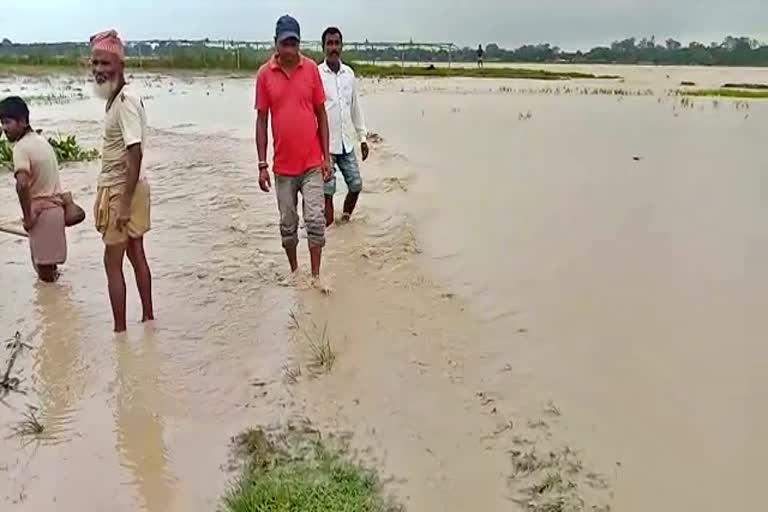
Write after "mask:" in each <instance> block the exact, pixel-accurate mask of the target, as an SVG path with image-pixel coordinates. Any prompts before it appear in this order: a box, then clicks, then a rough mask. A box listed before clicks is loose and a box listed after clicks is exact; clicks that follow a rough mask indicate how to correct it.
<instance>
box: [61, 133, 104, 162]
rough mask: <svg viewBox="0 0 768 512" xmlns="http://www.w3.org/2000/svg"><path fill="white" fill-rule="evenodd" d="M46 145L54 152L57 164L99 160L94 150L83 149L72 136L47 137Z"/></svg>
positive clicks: (96, 151)
mask: <svg viewBox="0 0 768 512" xmlns="http://www.w3.org/2000/svg"><path fill="white" fill-rule="evenodd" d="M48 143H49V144H50V145H51V146H52V147H53V150H54V151H55V152H56V157H57V158H58V159H59V162H90V161H91V160H96V159H97V158H99V156H100V155H99V151H98V150H96V149H83V148H82V147H80V145H79V144H78V143H77V138H76V137H75V136H74V135H69V136H57V137H49V138H48Z"/></svg>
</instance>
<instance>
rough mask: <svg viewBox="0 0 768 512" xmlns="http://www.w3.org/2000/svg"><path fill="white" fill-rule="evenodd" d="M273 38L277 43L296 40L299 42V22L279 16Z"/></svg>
mask: <svg viewBox="0 0 768 512" xmlns="http://www.w3.org/2000/svg"><path fill="white" fill-rule="evenodd" d="M275 38H276V39H277V42H278V43H281V42H283V41H285V40H286V39H297V40H299V41H301V28H299V22H298V21H296V19H295V18H293V17H292V16H288V15H287V14H286V15H285V16H281V17H280V19H279V20H277V26H276V27H275Z"/></svg>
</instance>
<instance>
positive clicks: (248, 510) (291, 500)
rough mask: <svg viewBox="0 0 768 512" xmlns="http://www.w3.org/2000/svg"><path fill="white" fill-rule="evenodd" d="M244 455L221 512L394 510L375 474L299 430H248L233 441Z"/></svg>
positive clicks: (317, 438)
mask: <svg viewBox="0 0 768 512" xmlns="http://www.w3.org/2000/svg"><path fill="white" fill-rule="evenodd" d="M234 444H235V453H236V455H238V456H239V457H240V458H242V459H244V460H243V462H244V463H245V464H244V470H243V474H242V476H241V478H240V480H239V481H238V482H237V483H236V484H235V485H234V487H233V488H232V489H231V490H230V491H229V492H228V493H227V494H226V496H225V497H224V503H223V510H224V511H225V512H289V511H297V512H298V511H300V512H394V511H395V510H397V509H396V508H395V507H393V506H392V505H390V504H388V503H387V500H386V499H385V498H384V497H383V495H382V493H381V487H380V483H379V480H378V477H377V476H376V474H375V472H373V471H370V470H368V469H365V468H363V467H362V466H361V465H359V464H356V463H353V462H351V461H350V460H349V459H348V458H347V457H346V455H345V453H344V452H343V451H341V450H337V449H334V448H331V447H329V446H327V445H326V444H324V443H323V442H322V441H320V440H319V435H309V433H299V432H296V431H293V432H289V433H287V434H279V435H275V434H272V435H269V434H267V433H265V432H264V431H263V430H261V429H254V430H249V431H247V432H245V433H243V434H241V435H240V436H238V437H237V438H235V440H234Z"/></svg>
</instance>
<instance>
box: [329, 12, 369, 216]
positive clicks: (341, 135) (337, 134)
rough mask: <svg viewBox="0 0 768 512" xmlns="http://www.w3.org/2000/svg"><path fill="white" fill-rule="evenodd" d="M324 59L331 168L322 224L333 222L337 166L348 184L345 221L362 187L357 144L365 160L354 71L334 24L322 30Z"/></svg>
mask: <svg viewBox="0 0 768 512" xmlns="http://www.w3.org/2000/svg"><path fill="white" fill-rule="evenodd" d="M322 43H323V52H324V53H325V62H323V63H322V64H321V65H320V76H321V78H322V79H323V88H324V89H325V110H326V111H327V112H328V128H329V131H330V147H331V151H330V152H331V157H332V159H333V163H334V166H333V171H332V176H331V179H330V180H329V181H327V182H326V183H325V223H326V225H327V226H330V225H331V224H333V220H334V210H333V196H334V194H335V193H336V168H338V169H339V170H340V171H341V174H342V175H343V176H344V181H345V182H346V184H347V189H348V190H349V192H348V193H347V197H346V199H345V200H344V212H343V214H342V216H341V220H342V221H344V222H346V221H348V220H349V218H350V217H351V216H352V212H353V211H354V210H355V206H356V205H357V199H358V197H360V192H361V191H362V190H363V180H362V178H361V177H360V166H359V165H358V163H357V156H355V145H356V144H357V142H359V143H360V153H361V155H362V157H363V161H365V160H367V159H368V142H367V141H366V137H365V136H366V133H367V130H366V129H365V120H364V119H363V112H362V109H361V108H360V100H359V98H358V96H357V87H356V84H355V72H354V71H352V68H350V67H349V66H347V65H345V64H344V63H343V62H341V50H342V35H341V30H339V29H338V28H336V27H329V28H327V29H325V32H323V37H322Z"/></svg>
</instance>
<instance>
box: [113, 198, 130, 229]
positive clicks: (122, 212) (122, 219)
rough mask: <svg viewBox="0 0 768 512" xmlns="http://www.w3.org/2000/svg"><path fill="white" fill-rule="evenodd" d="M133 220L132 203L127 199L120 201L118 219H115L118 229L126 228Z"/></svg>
mask: <svg viewBox="0 0 768 512" xmlns="http://www.w3.org/2000/svg"><path fill="white" fill-rule="evenodd" d="M130 220H131V203H128V202H126V201H120V207H119V208H118V210H117V220H116V221H115V227H117V230H118V231H122V230H123V229H125V226H127V225H128V222H129V221H130Z"/></svg>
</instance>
